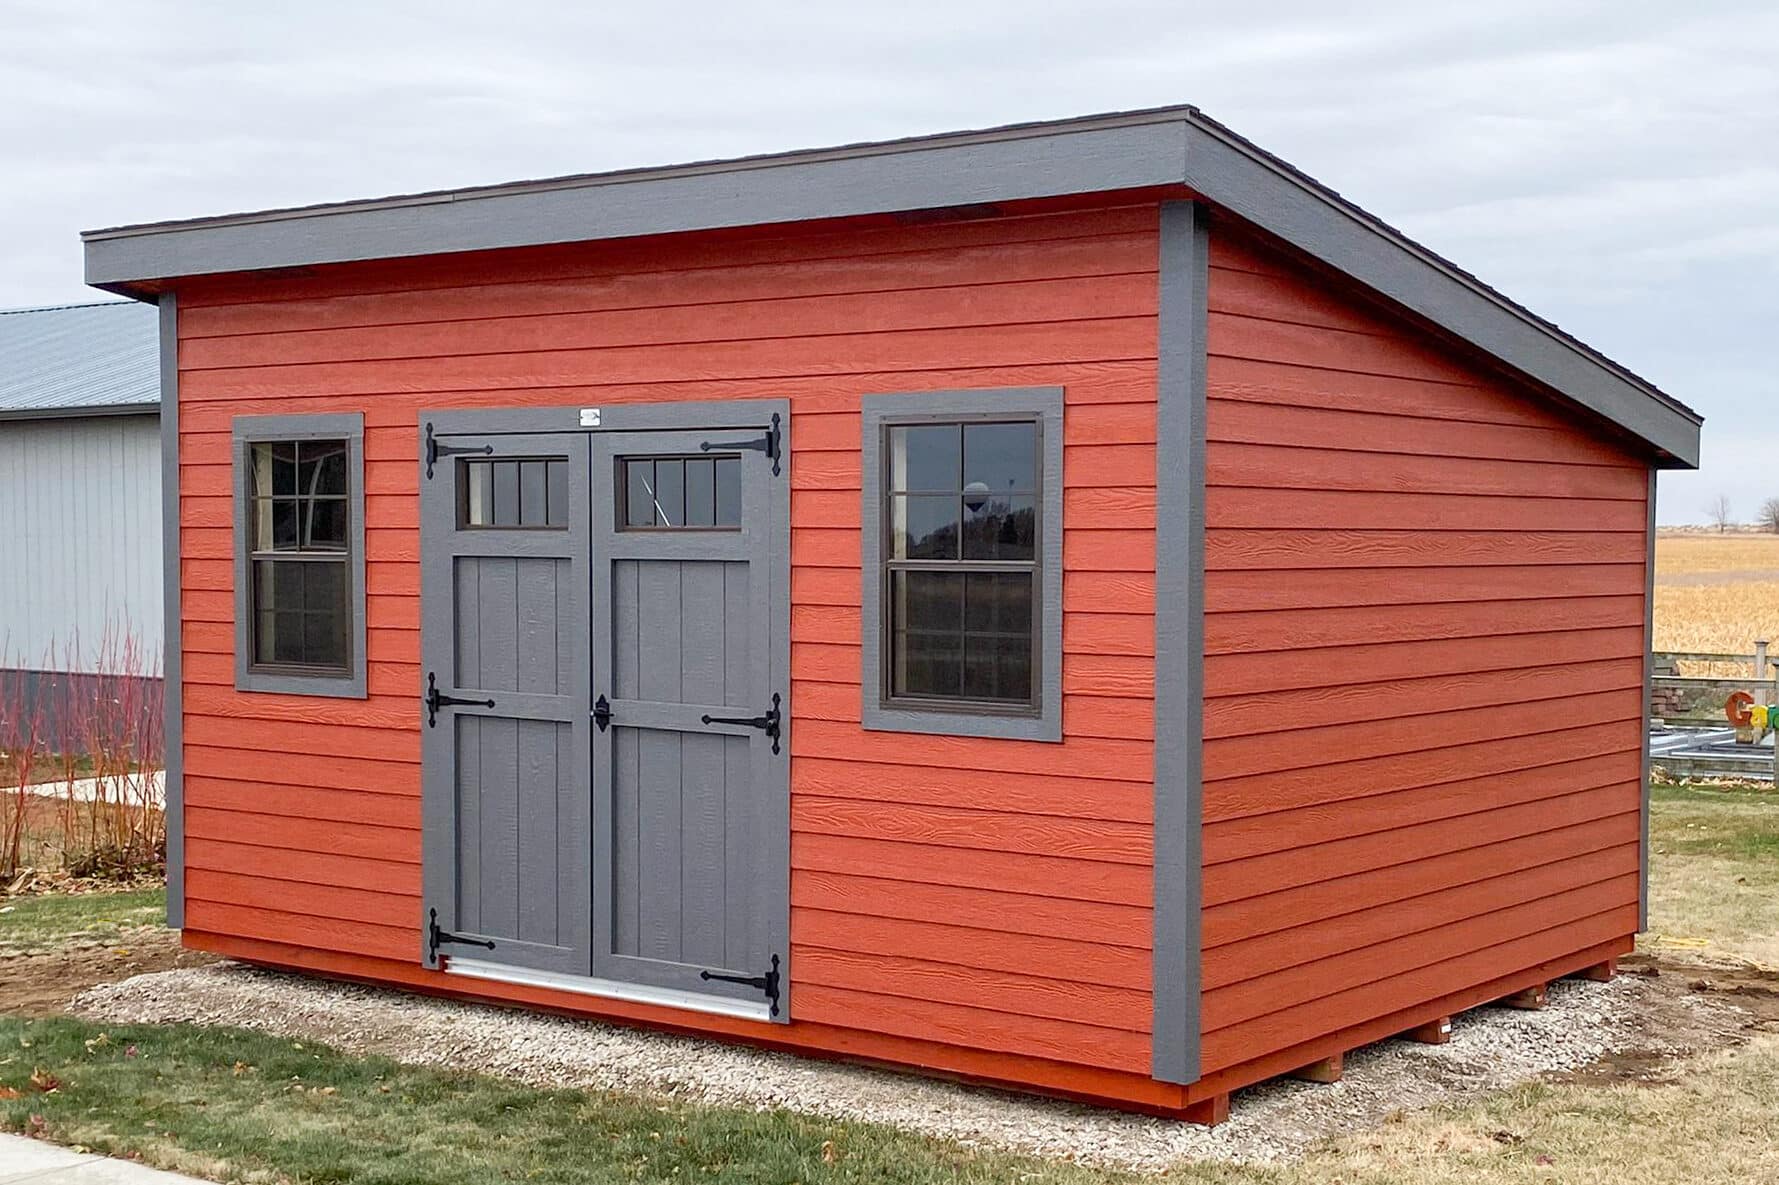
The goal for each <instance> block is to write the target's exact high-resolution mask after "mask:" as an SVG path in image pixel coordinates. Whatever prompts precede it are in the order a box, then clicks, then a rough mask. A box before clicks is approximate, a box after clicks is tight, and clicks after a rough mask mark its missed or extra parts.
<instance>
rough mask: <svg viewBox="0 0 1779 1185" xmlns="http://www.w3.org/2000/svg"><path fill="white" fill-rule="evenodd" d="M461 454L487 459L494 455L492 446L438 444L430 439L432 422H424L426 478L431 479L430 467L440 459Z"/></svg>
mask: <svg viewBox="0 0 1779 1185" xmlns="http://www.w3.org/2000/svg"><path fill="white" fill-rule="evenodd" d="M463 453H479V454H480V455H482V456H484V457H487V456H492V455H493V454H494V446H493V445H491V444H484V445H481V446H480V447H477V446H473V445H467V444H440V443H439V442H438V441H436V440H434V439H433V438H432V421H431V420H428V421H427V422H426V476H427V478H428V479H431V477H432V467H433V464H434V463H435V462H437V461H438V459H439V458H440V457H455V456H458V455H460V454H463Z"/></svg>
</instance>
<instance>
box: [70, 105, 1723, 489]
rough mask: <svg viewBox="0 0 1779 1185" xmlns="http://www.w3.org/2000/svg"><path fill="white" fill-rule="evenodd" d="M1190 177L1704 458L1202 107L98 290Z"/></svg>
mask: <svg viewBox="0 0 1779 1185" xmlns="http://www.w3.org/2000/svg"><path fill="white" fill-rule="evenodd" d="M1163 186H1184V187H1186V188H1188V189H1190V190H1192V191H1193V192H1194V193H1196V194H1197V195H1199V196H1200V197H1202V198H1203V199H1204V200H1206V201H1207V202H1210V203H1211V204H1212V205H1213V206H1217V207H1221V208H1223V209H1225V210H1227V211H1229V212H1230V213H1232V214H1235V215H1236V216H1238V217H1240V218H1241V219H1243V220H1245V221H1247V222H1250V223H1253V224H1254V225H1255V226H1258V227H1259V228H1261V229H1262V230H1264V231H1266V232H1268V233H1269V234H1271V235H1273V236H1275V237H1277V238H1279V239H1281V240H1283V241H1284V242H1286V243H1288V244H1290V245H1291V246H1293V247H1295V248H1297V249H1298V250H1300V251H1302V252H1304V253H1305V254H1307V255H1309V256H1311V257H1312V258H1315V259H1317V260H1319V261H1321V262H1322V263H1324V264H1325V265H1327V266H1329V267H1332V268H1334V269H1336V270H1338V271H1340V272H1343V273H1345V274H1346V275H1348V276H1351V277H1352V278H1353V279H1354V280H1356V281H1358V282H1359V283H1361V284H1363V285H1365V286H1367V287H1369V288H1371V289H1373V290H1374V291H1376V292H1377V293H1379V294H1380V295H1382V296H1384V297H1385V298H1387V299H1389V300H1390V301H1393V302H1394V303H1396V304H1398V305H1401V306H1402V307H1403V308H1405V309H1407V310H1408V311H1410V312H1412V313H1413V314H1415V315H1417V316H1419V317H1421V318H1423V319H1424V320H1426V321H1428V322H1430V323H1432V324H1433V325H1435V326H1437V327H1438V328H1440V329H1442V330H1444V331H1446V332H1448V333H1450V334H1452V335H1454V336H1456V337H1458V338H1460V339H1462V340H1464V341H1466V342H1468V343H1470V344H1471V345H1473V346H1474V347H1476V348H1477V349H1479V350H1481V351H1483V352H1484V353H1486V354H1488V355H1490V356H1492V357H1494V358H1495V359H1497V360H1498V361H1500V362H1501V363H1503V364H1505V365H1506V366H1508V367H1510V368H1512V369H1513V370H1516V371H1518V372H1520V373H1522V374H1524V375H1525V376H1527V377H1529V378H1531V379H1532V380H1534V381H1536V382H1538V383H1540V384H1543V385H1544V386H1546V387H1549V388H1551V389H1552V390H1554V391H1556V392H1557V393H1559V394H1561V395H1563V396H1565V397H1566V398H1568V399H1570V400H1572V401H1574V402H1575V403H1577V404H1579V405H1580V406H1582V407H1583V408H1586V409H1587V410H1589V411H1591V412H1594V413H1595V414H1597V415H1599V416H1600V417H1602V418H1603V419H1605V420H1607V421H1609V422H1610V423H1613V424H1616V425H1617V426H1619V427H1620V428H1621V429H1623V430H1624V431H1625V432H1627V433H1629V434H1631V435H1632V436H1634V437H1636V438H1637V439H1639V440H1642V441H1643V442H1645V443H1646V444H1647V445H1648V446H1649V447H1650V448H1651V450H1652V451H1653V454H1654V460H1655V463H1656V464H1658V465H1661V466H1663V467H1674V468H1681V467H1687V468H1690V467H1695V466H1696V465H1697V464H1698V457H1699V426H1700V424H1701V422H1702V419H1701V417H1700V416H1699V415H1698V414H1697V413H1695V412H1693V411H1691V410H1690V409H1688V408H1687V407H1686V406H1685V405H1684V404H1682V403H1680V402H1679V401H1678V400H1675V399H1674V398H1672V397H1671V396H1668V395H1666V394H1664V393H1663V392H1662V391H1660V390H1659V389H1658V388H1656V387H1655V386H1654V385H1653V384H1651V383H1649V382H1647V381H1645V380H1643V379H1641V378H1639V377H1638V376H1636V375H1634V374H1632V373H1631V372H1630V371H1628V370H1626V369H1625V368H1623V367H1621V366H1619V365H1617V364H1616V363H1614V362H1612V361H1611V360H1610V359H1608V358H1606V357H1605V356H1604V355H1602V354H1600V353H1598V352H1597V351H1595V350H1593V349H1591V348H1589V347H1588V346H1586V345H1584V344H1583V343H1581V342H1579V341H1577V340H1576V339H1574V338H1573V337H1571V336H1569V335H1568V334H1566V333H1564V332H1563V331H1562V330H1560V329H1558V328H1557V327H1556V326H1554V325H1552V324H1550V323H1549V322H1547V321H1544V320H1542V319H1541V318H1539V317H1537V316H1535V315H1533V314H1532V313H1531V312H1529V311H1528V310H1526V309H1525V308H1522V307H1521V306H1519V305H1517V304H1515V303H1514V302H1513V301H1511V300H1509V299H1508V298H1506V297H1505V296H1503V295H1501V294H1500V293H1498V292H1496V291H1495V290H1494V289H1492V288H1490V287H1488V286H1487V285H1485V284H1483V283H1482V282H1481V281H1479V280H1477V279H1476V278H1475V277H1474V276H1471V275H1470V274H1469V273H1467V272H1464V271H1462V270H1461V269H1459V268H1457V267H1456V266H1454V265H1453V264H1451V263H1450V262H1448V261H1446V260H1444V259H1442V258H1441V257H1439V256H1438V255H1436V254H1434V253H1433V252H1431V251H1429V250H1427V249H1426V248H1424V247H1421V246H1420V245H1419V244H1416V243H1415V242H1413V241H1412V240H1410V239H1409V238H1407V237H1406V236H1405V235H1403V234H1401V233H1400V232H1398V231H1396V230H1394V229H1392V228H1391V227H1389V226H1387V225H1386V224H1384V223H1383V222H1381V221H1379V220H1378V219H1376V218H1374V217H1373V216H1371V215H1369V214H1367V213H1365V211H1363V210H1361V209H1360V208H1359V207H1357V206H1355V205H1353V204H1352V203H1350V202H1348V201H1346V200H1345V199H1343V198H1342V197H1340V195H1338V194H1336V193H1334V192H1333V191H1332V190H1329V189H1327V188H1326V187H1324V186H1322V185H1320V184H1318V183H1317V182H1315V181H1313V180H1311V179H1310V178H1309V177H1307V176H1305V175H1304V174H1302V173H1301V172H1299V171H1297V170H1296V169H1293V168H1292V167H1291V166H1289V165H1287V164H1286V163H1285V162H1284V161H1282V160H1280V159H1279V158H1277V157H1275V156H1273V155H1271V154H1270V153H1267V152H1265V151H1263V150H1261V149H1259V148H1258V147H1256V146H1255V145H1253V144H1251V143H1250V142H1248V141H1247V140H1245V139H1243V138H1242V137H1240V136H1238V135H1236V134H1235V133H1233V132H1231V131H1230V130H1229V129H1227V128H1225V127H1223V126H1222V125H1221V124H1219V123H1217V122H1216V121H1214V120H1212V119H1209V118H1207V117H1206V116H1204V115H1203V114H1202V113H1200V112H1199V111H1198V110H1197V109H1196V108H1192V107H1169V108H1162V109H1158V110H1153V111H1141V112H1130V113H1123V114H1117V115H1102V116H1089V117H1086V118H1082V119H1071V120H1061V121H1055V122H1048V123H1035V124H1020V125H1015V126H1011V127H1004V128H996V129H992V130H988V131H978V132H959V133H952V134H947V135H939V136H925V137H918V138H914V139H907V140H894V141H886V142H882V143H873V144H858V145H851V146H848V147H842V148H833V149H823V150H814V151H805V152H790V153H783V154H779V155H773V156H756V157H744V158H740V159H736V160H729V161H714V162H706V163H700V164H690V165H676V166H669V167H664V168H651V169H637V170H626V171H622V172H614V173H600V174H591V175H586V176H580V177H565V178H559V179H556V180H550V181H530V182H519V183H515V184H511V185H497V186H486V187H479V188H473V189H460V190H450V191H443V192H438V193H428V194H417V195H412V196H407V197H393V198H384V199H379V200H374V201H362V202H344V203H339V204H334V205H324V206H310V207H304V208H301V209H290V210H272V211H266V212H263V213H255V214H236V215H228V216H224V217H218V218H204V219H196V220H192V221H182V222H163V223H154V224H149V225H142V226H125V227H117V228H113V229H109V230H96V231H88V232H86V233H85V234H84V235H83V236H82V238H83V240H84V241H85V248H86V279H87V283H89V284H92V285H95V286H96V287H99V288H104V289H107V290H109V291H112V292H119V293H122V294H124V295H129V296H136V297H147V296H149V294H151V293H152V292H154V291H155V290H157V289H158V288H160V287H163V286H165V282H166V281H169V280H176V279H179V278H182V277H191V276H202V275H216V274H222V273H229V272H250V271H260V270H266V269H272V268H288V267H303V266H313V265H317V264H330V263H349V262H355V261H362V260H370V259H390V258H398V257H403V256H415V255H437V254H446V253H452V252H462V251H485V250H492V249H500V248H508V247H527V246H538V245H543V244H550V243H568V242H586V241H591V240H598V239H614V238H627V237H632V236H637V235H653V234H666V233H673V232H680V231H694V230H714V229H720V228H725V227H741V226H753V225H761V224H770V223H787V222H803V221H813V220H818V219H830V218H847V217H857V216H861V215H872V214H894V213H900V212H907V211H915V210H931V209H942V208H946V207H960V206H962V207H968V206H971V205H979V204H992V203H1002V202H1013V201H1023V200H1031V199H1042V198H1054V197H1064V196H1069V195H1076V194H1094V193H1112V192H1117V191H1127V190H1133V189H1146V188H1154V187H1163Z"/></svg>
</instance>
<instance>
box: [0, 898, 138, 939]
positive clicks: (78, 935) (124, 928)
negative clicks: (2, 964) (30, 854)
mask: <svg viewBox="0 0 1779 1185" xmlns="http://www.w3.org/2000/svg"><path fill="white" fill-rule="evenodd" d="M166 916H167V891H166V890H165V889H137V890H130V891H126V892H121V893H104V892H95V893H44V894H41V895H38V896H33V897H10V898H0V956H5V955H17V954H31V953H35V952H39V951H46V950H55V949H58V948H63V949H65V948H67V947H70V946H109V945H113V944H117V943H120V942H124V941H127V935H128V932H129V931H130V930H132V929H136V928H139V927H142V926H156V925H160V924H161V923H162V922H163V921H165V920H166Z"/></svg>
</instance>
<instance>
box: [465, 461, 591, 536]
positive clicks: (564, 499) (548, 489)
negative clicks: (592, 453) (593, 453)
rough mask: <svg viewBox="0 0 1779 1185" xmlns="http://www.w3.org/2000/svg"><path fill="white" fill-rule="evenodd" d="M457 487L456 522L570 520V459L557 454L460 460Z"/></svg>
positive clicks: (551, 524) (536, 524)
mask: <svg viewBox="0 0 1779 1185" xmlns="http://www.w3.org/2000/svg"><path fill="white" fill-rule="evenodd" d="M457 490H458V493H457V499H458V502H457V506H458V515H457V525H458V526H459V527H499V528H503V529H506V530H514V529H520V528H526V529H542V528H555V529H561V528H564V527H566V526H568V462H567V461H566V460H564V459H563V458H561V457H500V458H497V459H495V460H491V461H482V460H466V461H459V462H458V463H457Z"/></svg>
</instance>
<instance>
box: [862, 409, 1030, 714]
mask: <svg viewBox="0 0 1779 1185" xmlns="http://www.w3.org/2000/svg"><path fill="white" fill-rule="evenodd" d="M859 405H860V412H859V414H860V424H859V433H860V435H859V439H860V451H859V460H860V470H861V471H860V486H861V495H860V519H859V521H860V524H861V532H862V533H861V544H860V549H859V551H860V579H859V598H860V613H859V620H860V627H861V628H860V634H861V637H860V640H861V642H862V649H861V651H860V680H859V682H860V688H861V690H860V694H861V704H860V721H861V723H862V725H863V727H865V728H867V729H874V730H882V731H886V732H921V733H932V734H936V735H940V736H970V737H1003V738H1008V739H1012V740H1028V741H1061V740H1062V502H1063V498H1062V493H1063V491H1062V467H1063V441H1062V428H1063V424H1062V421H1063V389H1062V388H1061V387H987V388H982V389H979V390H962V391H915V392H908V393H905V394H897V395H867V396H864V397H863V398H862V399H861V400H860V401H859ZM1008 416H1015V417H1031V418H1033V419H1035V420H1036V421H1037V422H1038V434H1039V448H1040V450H1041V451H1042V462H1043V466H1044V471H1043V476H1042V481H1043V497H1042V503H1043V505H1042V515H1043V521H1042V523H1041V526H1040V538H1039V540H1038V565H1037V571H1038V611H1039V613H1040V614H1041V621H1040V627H1039V628H1040V635H1039V643H1038V644H1039V650H1038V655H1037V658H1038V705H1039V707H1038V713H1037V714H1036V715H1018V716H1013V715H993V714H989V713H986V712H971V711H967V710H962V709H959V710H949V709H941V708H932V709H918V708H911V707H907V706H903V705H896V706H890V705H886V704H885V703H884V702H883V696H882V689H883V654H882V641H881V639H882V633H883V534H884V523H883V458H882V451H883V429H884V427H885V426H886V425H889V424H897V423H919V422H920V421H922V420H971V419H996V418H1005V417H1008Z"/></svg>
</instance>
